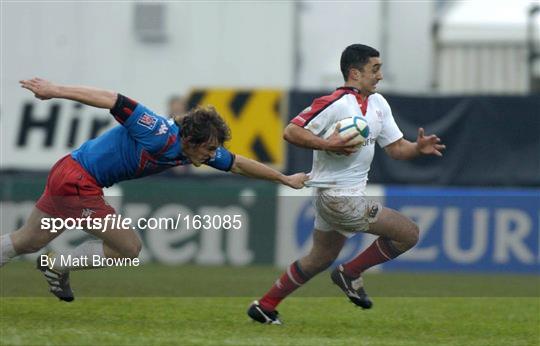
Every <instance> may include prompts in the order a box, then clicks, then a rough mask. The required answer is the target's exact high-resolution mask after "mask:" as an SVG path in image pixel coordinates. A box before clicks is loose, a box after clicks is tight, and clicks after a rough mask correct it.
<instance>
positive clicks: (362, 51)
mask: <svg viewBox="0 0 540 346" xmlns="http://www.w3.org/2000/svg"><path fill="white" fill-rule="evenodd" d="M381 66H382V62H381V58H380V55H379V52H378V51H377V50H375V49H374V48H372V47H369V46H365V45H361V44H353V45H351V46H349V47H347V48H346V49H345V50H344V51H343V53H342V55H341V72H342V74H343V78H344V80H345V85H344V86H343V87H341V88H338V89H337V90H336V91H334V92H333V93H332V94H330V95H327V96H323V97H320V98H318V99H315V100H314V101H313V103H312V104H311V106H310V107H308V108H306V109H305V110H304V111H303V112H302V113H300V114H299V115H298V116H296V117H295V118H294V119H293V120H292V121H291V123H290V124H289V125H288V126H287V128H286V129H285V133H284V138H285V139H286V140H287V141H288V142H290V143H292V144H294V145H297V146H300V147H303V148H308V149H313V150H314V154H313V169H312V172H311V181H310V184H311V185H312V186H314V187H316V196H315V201H314V206H315V226H314V231H313V246H312V248H311V250H310V252H309V253H308V255H307V256H305V257H302V258H300V259H299V260H297V261H295V262H294V263H292V264H291V265H290V266H289V267H288V268H287V270H286V271H285V272H284V273H283V274H282V275H281V277H280V278H278V280H277V281H276V282H275V284H274V285H273V286H272V287H271V288H270V290H269V291H268V292H267V293H266V294H265V295H264V296H263V297H262V298H261V299H259V300H258V301H254V302H253V303H252V304H251V306H250V307H249V309H248V315H249V316H250V317H251V318H252V319H253V320H255V321H258V322H261V323H268V324H281V321H280V319H279V316H278V312H277V310H276V306H277V305H278V304H279V303H280V302H281V301H282V300H283V299H284V298H285V297H287V296H288V295H289V294H291V293H292V292H293V291H294V290H296V289H297V288H298V287H300V286H302V285H303V284H305V283H306V282H307V281H308V280H310V279H311V278H312V277H313V276H315V275H316V274H318V273H320V272H322V271H323V270H325V269H327V268H328V267H329V266H330V265H331V264H332V263H333V262H334V260H335V259H336V258H337V256H338V255H339V253H340V251H341V249H342V248H343V246H344V244H345V241H346V240H347V238H348V237H350V236H352V235H353V234H354V233H355V232H367V233H371V234H374V235H377V236H378V238H377V239H376V240H375V241H374V242H373V243H372V244H371V245H370V246H369V247H368V248H367V249H365V250H364V251H363V252H361V253H360V254H358V255H357V256H356V257H355V258H354V259H352V260H351V261H350V262H348V263H345V264H342V265H340V266H338V267H336V269H335V270H334V271H333V272H332V274H331V279H332V281H333V282H334V283H335V284H336V285H337V286H338V287H339V288H340V289H341V290H342V291H343V292H344V293H345V295H346V296H347V297H348V298H349V299H350V300H351V301H352V302H353V303H354V304H355V305H357V306H359V307H362V308H364V309H369V308H371V307H372V302H371V300H370V299H369V297H368V295H367V294H366V291H365V289H364V285H363V281H362V272H364V271H365V270H366V269H368V268H370V267H372V266H374V265H377V264H380V263H383V262H386V261H389V260H391V259H393V258H396V257H397V256H399V255H400V254H402V253H404V252H405V251H407V250H409V249H410V248H412V247H413V246H414V245H415V244H416V243H417V242H418V233H419V230H418V226H417V225H416V224H414V223H413V222H412V221H411V220H410V219H408V218H407V217H405V216H404V215H402V214H400V213H398V212H397V211H395V210H392V209H390V208H386V207H382V206H381V205H380V204H379V203H377V202H375V201H370V200H368V199H367V198H366V197H365V189H366V183H367V179H368V171H369V168H370V165H371V161H372V160H373V155H374V151H375V143H377V144H378V145H379V146H381V147H382V148H384V150H385V152H386V153H387V154H388V155H389V156H390V157H392V158H393V159H396V160H410V159H414V158H415V157H417V156H419V155H437V156H442V153H441V151H442V150H444V149H445V146H444V145H443V144H441V140H440V139H439V138H438V137H437V136H436V135H430V136H425V135H424V130H423V129H422V128H419V129H418V136H417V138H416V142H410V141H408V140H406V139H405V138H403V134H402V132H401V131H400V129H399V128H398V126H397V125H396V122H395V121H394V117H393V116H392V111H391V109H390V106H389V105H388V103H387V101H386V100H385V99H384V97H383V96H382V95H380V94H378V93H376V86H377V83H378V82H379V81H380V80H382V79H383V75H382V71H381ZM351 116H361V117H363V118H364V119H365V120H367V122H368V124H369V129H370V134H369V137H368V138H367V140H366V142H365V143H364V145H362V146H361V147H360V149H358V148H357V147H354V146H349V147H345V146H343V145H341V146H338V145H335V144H336V143H337V142H338V140H337V138H338V137H339V135H338V134H337V131H336V132H334V134H333V135H332V136H331V137H329V138H327V139H324V138H323V134H324V133H325V131H326V130H327V129H328V128H330V127H331V126H332V125H333V124H334V123H336V122H337V121H339V120H341V119H344V118H347V117H351ZM336 153H337V154H342V155H336Z"/></svg>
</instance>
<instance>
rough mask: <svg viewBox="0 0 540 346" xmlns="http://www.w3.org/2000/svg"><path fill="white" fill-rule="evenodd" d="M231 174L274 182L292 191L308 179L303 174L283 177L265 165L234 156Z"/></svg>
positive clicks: (283, 175)
mask: <svg viewBox="0 0 540 346" xmlns="http://www.w3.org/2000/svg"><path fill="white" fill-rule="evenodd" d="M231 172H233V173H236V174H241V175H244V176H246V177H251V178H258V179H265V180H270V181H275V182H277V183H281V184H283V185H287V186H290V187H292V188H294V189H301V188H303V187H304V182H305V181H306V180H308V179H309V178H308V176H307V174H305V173H296V174H292V175H285V174H283V173H281V172H279V171H276V170H275V169H273V168H270V167H268V166H267V165H265V164H262V163H260V162H257V161H255V160H251V159H248V158H246V157H243V156H240V155H236V158H235V160H234V164H233V166H232V168H231Z"/></svg>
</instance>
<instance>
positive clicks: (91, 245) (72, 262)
mask: <svg viewBox="0 0 540 346" xmlns="http://www.w3.org/2000/svg"><path fill="white" fill-rule="evenodd" d="M94 256H99V258H100V259H101V258H105V254H104V253H103V241H101V240H88V241H85V242H84V243H82V244H81V245H79V246H77V247H76V248H75V249H73V250H71V251H67V252H65V253H57V254H55V256H54V259H55V261H54V265H53V266H52V269H54V270H57V271H59V272H61V273H64V272H67V271H70V270H83V269H94V268H102V267H100V266H93V265H92V259H93V258H94Z"/></svg>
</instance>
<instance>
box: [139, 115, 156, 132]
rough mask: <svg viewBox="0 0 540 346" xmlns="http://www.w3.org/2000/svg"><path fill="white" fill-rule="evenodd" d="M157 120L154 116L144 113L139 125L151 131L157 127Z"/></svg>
mask: <svg viewBox="0 0 540 346" xmlns="http://www.w3.org/2000/svg"><path fill="white" fill-rule="evenodd" d="M156 123H157V118H156V117H155V116H153V115H150V114H147V113H144V114H143V115H142V116H141V117H140V118H139V120H137V124H139V125H142V126H144V127H146V128H147V129H149V130H153V129H154V127H156Z"/></svg>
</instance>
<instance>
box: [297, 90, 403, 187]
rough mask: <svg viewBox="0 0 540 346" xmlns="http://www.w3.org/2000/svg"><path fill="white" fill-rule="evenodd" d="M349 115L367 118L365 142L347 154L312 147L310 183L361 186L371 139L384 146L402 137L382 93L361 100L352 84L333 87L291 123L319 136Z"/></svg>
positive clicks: (372, 144)
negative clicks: (367, 129)
mask: <svg viewBox="0 0 540 346" xmlns="http://www.w3.org/2000/svg"><path fill="white" fill-rule="evenodd" d="M352 116H361V117H363V118H364V119H366V120H367V123H368V125H369V136H368V138H367V140H366V142H365V143H364V144H363V145H362V147H361V148H360V149H359V150H358V151H357V152H356V153H354V154H351V155H349V156H345V155H341V156H338V155H335V154H330V153H327V152H326V151H323V150H314V151H313V168H312V170H311V173H310V177H311V180H310V182H309V184H310V186H316V187H348V186H351V187H362V186H365V185H366V182H367V179H368V172H369V168H370V166H371V161H373V154H374V153H375V142H377V143H378V144H379V146H380V147H382V148H384V147H385V146H387V145H389V144H391V143H394V142H395V141H397V140H398V139H400V138H401V137H403V133H402V132H401V131H400V129H399V128H398V126H397V124H396V122H395V120H394V117H393V115H392V110H391V109H390V105H388V102H387V101H386V100H385V99H384V97H383V96H382V95H380V94H377V93H375V94H372V95H370V96H369V97H368V98H366V99H365V100H362V96H361V95H360V91H359V90H358V89H356V88H352V87H341V88H337V89H336V91H334V92H333V93H332V94H330V95H327V96H323V97H320V98H317V99H315V100H314V101H313V103H312V104H311V106H310V107H308V108H306V109H305V110H303V111H302V112H301V113H300V114H298V115H297V116H296V117H295V118H294V119H292V120H291V123H293V124H295V125H298V126H301V127H303V128H305V129H308V130H309V131H311V132H312V133H314V134H315V135H316V136H319V137H322V136H323V134H324V133H325V132H326V130H327V129H329V128H330V127H331V126H332V125H333V124H334V123H335V122H337V121H339V120H341V119H344V118H347V117H352Z"/></svg>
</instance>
